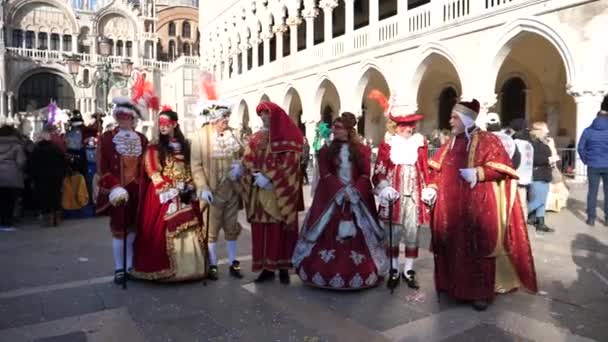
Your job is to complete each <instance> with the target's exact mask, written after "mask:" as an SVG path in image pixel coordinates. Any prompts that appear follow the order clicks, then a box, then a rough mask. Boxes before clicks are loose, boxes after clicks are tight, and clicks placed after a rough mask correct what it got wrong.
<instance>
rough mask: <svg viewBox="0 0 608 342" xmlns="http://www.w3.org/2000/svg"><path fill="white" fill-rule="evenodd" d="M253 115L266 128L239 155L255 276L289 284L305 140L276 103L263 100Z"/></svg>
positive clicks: (299, 199) (254, 136) (295, 237)
mask: <svg viewBox="0 0 608 342" xmlns="http://www.w3.org/2000/svg"><path fill="white" fill-rule="evenodd" d="M256 112H257V113H258V115H260V117H261V119H262V122H263V123H264V127H263V128H262V130H260V131H258V132H256V133H254V134H253V135H252V136H251V138H250V139H249V143H248V144H247V147H246V149H245V153H244V155H243V168H244V175H243V177H242V178H241V184H242V186H243V197H244V199H245V209H246V211H247V219H248V221H249V222H250V223H251V239H252V244H253V253H252V254H253V265H252V269H253V272H259V271H262V273H261V274H260V275H259V277H258V278H257V279H256V282H262V281H266V280H271V279H274V277H275V271H276V270H277V269H278V270H279V278H280V281H281V283H283V284H288V283H289V269H290V268H291V257H292V254H293V250H294V247H295V244H296V242H297V239H298V210H302V209H303V208H301V204H302V202H301V198H300V196H301V194H302V176H301V174H300V157H301V154H302V150H303V144H304V137H303V136H302V133H301V132H300V130H299V129H298V127H297V126H296V125H295V123H294V122H293V120H292V119H291V118H290V117H289V116H288V115H287V114H286V113H285V111H284V110H283V109H281V108H280V107H279V106H278V105H276V104H274V103H272V102H261V103H260V104H259V105H258V106H257V108H256Z"/></svg>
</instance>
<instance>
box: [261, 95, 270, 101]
mask: <svg viewBox="0 0 608 342" xmlns="http://www.w3.org/2000/svg"><path fill="white" fill-rule="evenodd" d="M264 101H270V97H269V96H268V95H266V93H263V94H262V96H260V102H264Z"/></svg>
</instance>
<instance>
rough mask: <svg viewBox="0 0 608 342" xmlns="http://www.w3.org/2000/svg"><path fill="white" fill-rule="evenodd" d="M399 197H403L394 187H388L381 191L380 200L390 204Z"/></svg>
mask: <svg viewBox="0 0 608 342" xmlns="http://www.w3.org/2000/svg"><path fill="white" fill-rule="evenodd" d="M399 197H401V194H400V193H399V191H397V190H395V188H393V187H392V186H387V187H386V188H384V189H382V190H381V191H380V199H381V200H382V201H385V202H388V203H392V202H395V201H396V200H398V199H399Z"/></svg>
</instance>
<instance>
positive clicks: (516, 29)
mask: <svg viewBox="0 0 608 342" xmlns="http://www.w3.org/2000/svg"><path fill="white" fill-rule="evenodd" d="M524 33H530V34H535V35H538V36H540V37H542V38H544V39H545V40H546V41H547V42H549V43H550V44H551V45H553V47H554V48H555V49H556V50H557V52H558V53H559V55H560V57H561V59H562V61H563V63H564V67H565V71H566V82H567V84H572V83H573V82H574V80H575V79H576V70H575V63H574V58H573V57H572V53H571V52H570V49H569V48H568V45H567V44H566V42H565V41H564V39H563V38H562V37H561V35H560V34H559V33H558V32H557V31H556V30H555V29H553V28H552V27H550V26H549V25H547V24H545V23H543V22H541V21H539V20H537V19H530V18H521V19H517V20H515V21H513V22H512V23H510V24H508V25H506V26H505V28H504V30H503V33H502V34H501V35H500V38H499V39H498V41H497V42H496V43H495V44H493V45H491V46H495V47H497V50H495V51H493V52H491V54H490V56H491V59H490V61H491V62H490V66H489V69H488V72H487V73H486V75H488V76H489V77H492V78H493V80H496V78H497V77H498V72H499V71H500V68H501V66H502V65H503V63H504V61H505V59H506V58H507V56H508V55H509V53H510V52H511V50H512V48H513V46H514V45H515V44H516V43H517V40H518V38H521V37H522V34H524Z"/></svg>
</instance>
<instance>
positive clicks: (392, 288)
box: [386, 201, 399, 294]
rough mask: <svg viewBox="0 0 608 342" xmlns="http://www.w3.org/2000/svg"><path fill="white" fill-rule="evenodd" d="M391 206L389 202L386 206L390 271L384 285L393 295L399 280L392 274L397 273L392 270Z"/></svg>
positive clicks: (391, 202) (391, 203)
mask: <svg viewBox="0 0 608 342" xmlns="http://www.w3.org/2000/svg"><path fill="white" fill-rule="evenodd" d="M393 204H394V202H393V201H390V202H389V206H388V240H389V248H388V250H389V255H390V259H389V262H390V271H389V274H388V282H387V283H386V287H388V289H389V290H390V291H391V294H393V292H394V291H395V288H396V287H397V283H398V281H399V278H397V280H396V281H395V280H394V279H393V274H395V273H397V272H396V270H395V269H394V268H393Z"/></svg>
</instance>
